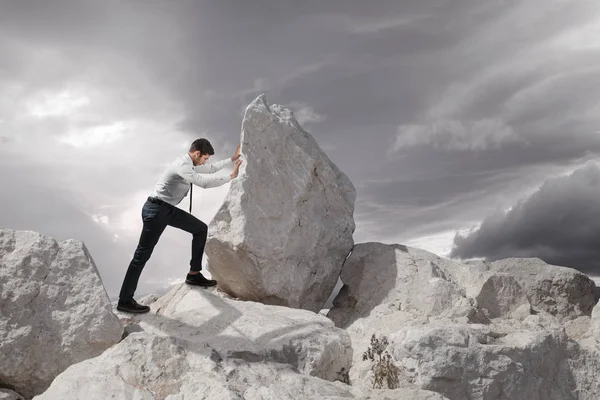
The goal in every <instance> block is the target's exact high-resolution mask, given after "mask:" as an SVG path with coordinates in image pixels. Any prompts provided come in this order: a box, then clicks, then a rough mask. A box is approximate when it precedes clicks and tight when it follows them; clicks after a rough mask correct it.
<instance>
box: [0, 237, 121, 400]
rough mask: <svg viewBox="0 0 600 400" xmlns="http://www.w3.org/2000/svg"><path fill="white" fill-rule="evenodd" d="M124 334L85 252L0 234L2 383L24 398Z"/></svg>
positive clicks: (71, 245)
mask: <svg viewBox="0 0 600 400" xmlns="http://www.w3.org/2000/svg"><path fill="white" fill-rule="evenodd" d="M122 331H123V327H122V325H121V323H120V322H119V319H118V318H117V317H116V315H115V314H113V313H112V307H111V303H110V300H109V298H108V295H107V293H106V291H105V289H104V286H103V285H102V281H101V279H100V276H99V275H98V271H97V269H96V266H95V264H94V261H93V260H92V257H91V256H90V254H89V253H88V251H87V249H86V248H85V246H84V244H83V243H82V242H79V241H75V240H66V241H64V242H60V243H57V242H56V241H55V240H54V239H52V238H50V237H47V236H44V235H41V234H39V233H36V232H31V231H15V230H11V229H0V382H1V383H2V384H3V385H5V386H9V387H11V388H14V389H15V390H16V391H17V392H19V393H20V394H22V395H23V396H25V397H28V398H30V397H31V396H32V395H34V394H38V393H41V392H43V391H44V390H45V389H46V388H48V386H49V385H50V383H51V382H52V380H53V379H54V378H55V377H56V376H57V375H58V374H59V373H61V372H62V371H64V370H65V369H66V368H67V367H68V366H69V365H71V364H74V363H77V362H79V361H82V360H85V359H87V358H91V357H95V356H97V355H99V354H101V353H102V352H103V351H104V350H106V349H107V348H109V347H110V346H112V345H113V344H115V343H118V342H119V340H120V339H121V335H122Z"/></svg>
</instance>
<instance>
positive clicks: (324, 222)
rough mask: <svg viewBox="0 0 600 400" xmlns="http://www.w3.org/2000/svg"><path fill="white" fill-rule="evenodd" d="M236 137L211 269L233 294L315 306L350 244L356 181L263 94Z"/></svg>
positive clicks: (214, 229) (211, 240)
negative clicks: (237, 157)
mask: <svg viewBox="0 0 600 400" xmlns="http://www.w3.org/2000/svg"><path fill="white" fill-rule="evenodd" d="M241 143H242V147H241V151H242V158H243V160H244V163H243V164H242V166H241V169H240V174H239V176H238V178H237V179H235V180H234V181H233V182H232V183H231V187H230V190H229V193H228V194H227V197H226V199H225V201H224V203H223V205H222V207H221V208H220V210H219V211H218V212H217V214H216V216H215V217H214V219H213V220H212V221H211V223H210V225H209V237H208V242H207V246H206V254H207V256H208V259H209V263H208V270H209V271H210V273H211V275H212V276H213V278H214V279H216V280H218V282H219V287H220V288H221V289H222V290H224V291H225V292H227V293H229V294H231V295H232V296H235V297H238V298H241V299H245V300H253V301H259V302H262V303H265V304H275V305H284V306H288V307H293V308H303V309H307V310H312V311H315V312H318V311H319V310H320V309H321V308H322V306H323V304H324V303H325V302H326V300H327V298H328V297H329V295H330V294H331V292H332V290H333V288H334V286H335V284H336V282H337V278H338V276H339V272H340V269H341V267H342V264H343V262H344V259H345V258H346V256H347V255H348V253H349V252H350V250H351V248H352V246H353V239H352V234H353V232H354V228H355V225H354V219H353V213H354V201H355V197H356V193H355V189H354V186H353V185H352V183H351V182H350V180H349V179H348V178H347V177H346V175H344V173H342V172H341V171H340V170H339V169H338V168H337V167H336V165H335V164H333V163H332V162H331V161H330V160H329V158H328V157H327V155H326V154H325V153H324V152H323V151H322V150H321V149H320V148H319V145H318V144H317V142H316V141H315V140H314V138H313V137H312V136H311V135H310V134H308V133H307V132H305V131H304V130H303V129H302V128H301V127H300V125H299V124H298V122H297V121H296V119H295V118H294V116H293V114H292V112H291V111H290V110H289V109H287V108H285V107H281V106H278V105H271V106H269V105H268V104H267V102H266V99H265V97H264V95H262V96H260V97H258V98H257V99H256V100H254V101H253V102H252V103H251V104H250V105H249V106H248V107H247V108H246V114H245V116H244V120H243V124H242V135H241Z"/></svg>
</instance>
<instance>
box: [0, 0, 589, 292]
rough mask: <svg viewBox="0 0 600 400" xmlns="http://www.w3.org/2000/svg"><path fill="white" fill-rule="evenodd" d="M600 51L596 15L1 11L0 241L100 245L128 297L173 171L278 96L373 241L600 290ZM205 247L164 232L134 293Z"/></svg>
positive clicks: (73, 5) (227, 6) (463, 2)
mask: <svg viewBox="0 0 600 400" xmlns="http://www.w3.org/2000/svg"><path fill="white" fill-rule="evenodd" d="M599 37H600V3H598V2H593V1H579V2H568V1H553V0H543V1H542V0H531V1H527V2H516V1H505V2H497V1H479V0H477V1H476V0H452V1H450V0H448V1H443V0H435V1H429V0H420V1H400V0H394V1H380V0H375V1H370V2H365V1H350V0H343V1H342V0H336V1H333V0H331V1H321V0H319V1H317V0H314V1H312V0H306V1H291V0H277V1H275V0H273V1H266V0H255V1H239V0H238V1H230V0H218V1H200V0H198V1H192V0H121V1H117V0H110V1H100V0H98V1H83V0H72V1H65V0H52V1H48V0H37V1H31V0H2V1H1V2H0V52H1V53H0V54H1V56H0V168H1V171H2V173H1V174H0V188H1V189H0V227H3V228H13V229H32V230H36V231H39V232H42V233H45V234H49V235H52V236H54V237H55V238H56V239H59V240H62V239H66V238H75V239H80V240H83V241H84V242H85V243H86V245H87V246H88V248H89V249H90V251H91V253H92V256H93V257H94V259H95V261H96V263H97V265H98V269H99V271H100V275H101V277H102V279H103V281H104V283H105V286H106V288H107V290H108V292H109V294H110V295H111V297H113V298H114V296H115V295H116V293H117V292H118V289H119V287H120V285H121V281H122V278H123V276H124V273H125V270H126V268H127V264H128V263H129V260H130V258H131V255H132V253H133V250H134V249H135V245H136V243H137V239H138V237H139V231H140V228H141V219H140V212H141V206H142V204H143V202H144V200H145V198H146V197H147V196H148V195H149V194H150V192H151V190H152V187H153V185H154V183H155V181H156V180H157V179H158V177H159V175H160V173H161V171H162V169H163V168H164V166H165V165H166V164H167V163H169V162H171V161H172V160H173V159H174V158H175V157H177V156H179V155H181V154H183V153H185V151H186V150H187V147H188V146H189V143H190V142H191V141H192V140H194V139H196V138H198V137H206V138H208V139H209V140H210V141H211V142H212V143H213V145H214V147H215V150H216V154H215V156H214V159H215V160H218V159H221V158H225V157H230V156H231V155H232V154H233V151H234V149H235V146H236V145H237V142H238V141H239V134H240V126H241V120H242V116H243V110H244V108H245V106H246V105H247V104H248V103H249V102H250V101H252V100H253V99H254V98H255V97H256V96H258V95H259V94H261V93H265V94H266V95H267V99H268V101H269V102H270V103H276V104H283V105H287V106H289V107H291V108H292V109H293V110H294V111H295V113H296V115H297V117H298V119H299V120H300V122H301V123H302V125H303V126H304V127H305V129H306V130H308V131H309V132H310V133H311V134H312V135H313V136H314V137H315V138H316V140H317V141H318V142H319V144H320V145H321V146H322V148H323V149H324V150H325V151H326V152H327V154H328V155H329V157H330V158H331V159H332V161H333V162H335V163H336V164H337V165H338V166H339V167H340V168H341V169H342V170H343V171H344V172H345V173H346V174H347V175H348V176H349V178H350V179H351V180H352V182H353V183H354V185H355V186H356V189H357V201H356V210H355V220H356V224H357V228H356V232H355V236H354V238H355V241H356V242H357V243H360V242H366V241H381V242H384V243H403V244H408V245H413V246H417V247H421V248H424V249H426V250H430V251H433V252H435V253H437V254H439V255H442V256H446V257H452V258H456V259H468V258H473V257H476V258H487V259H498V258H504V257H511V256H519V257H520V256H526V257H540V258H542V259H544V260H545V261H547V262H549V263H555V264H558V265H567V266H571V267H575V268H578V269H580V270H582V271H584V272H586V273H588V274H590V276H600V263H599V262H597V261H596V260H598V256H597V255H598V253H600V250H598V247H597V246H596V241H597V239H596V238H598V237H600V222H598V221H600V220H599V219H598V216H599V212H600V200H598V199H599V196H598V194H599V193H600V168H599V167H598V151H600V130H599V129H600V124H599V122H600V121H599V119H600V103H599V102H598V99H597V98H598V97H600V90H599V88H597V87H596V86H600V79H599V78H600V41H599V40H598V38H599ZM223 173H227V172H223ZM227 190H228V187H227V186H223V187H220V188H217V189H210V190H198V191H195V196H194V209H195V211H194V214H195V215H196V216H198V217H199V218H201V219H203V220H204V221H205V222H207V223H208V222H209V221H210V219H211V218H212V215H214V213H215V212H216V210H217V208H218V207H219V205H220V204H221V202H222V200H223V198H224V196H225V195H226V193H227ZM187 206H188V203H187V200H184V201H183V202H182V203H181V204H180V207H181V208H184V209H187ZM190 242H191V240H190V237H189V235H188V234H186V233H184V232H180V231H177V230H175V229H174V228H169V229H167V230H166V231H165V233H164V234H163V237H162V238H161V241H160V242H159V245H158V246H157V248H156V249H155V252H154V254H153V256H152V258H151V260H150V262H149V263H148V264H147V266H146V269H145V271H144V273H143V274H142V278H141V281H140V286H139V288H138V292H137V293H138V294H144V293H149V292H157V291H161V290H163V289H164V288H165V287H166V286H167V285H169V284H171V283H174V282H178V281H181V280H182V279H183V278H184V276H185V273H186V271H187V267H188V261H189V253H190Z"/></svg>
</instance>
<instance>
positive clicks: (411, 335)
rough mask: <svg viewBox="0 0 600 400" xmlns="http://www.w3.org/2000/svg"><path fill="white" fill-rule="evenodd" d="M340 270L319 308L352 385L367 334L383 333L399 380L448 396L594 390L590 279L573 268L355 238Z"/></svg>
mask: <svg viewBox="0 0 600 400" xmlns="http://www.w3.org/2000/svg"><path fill="white" fill-rule="evenodd" d="M341 279H342V281H343V282H344V287H342V289H341V290H340V293H339V295H338V296H337V298H336V299H335V301H334V307H333V308H332V309H331V310H330V312H329V313H328V317H330V318H331V319H332V320H333V321H334V322H335V323H336V326H338V327H341V328H344V329H346V330H347V332H348V333H349V334H350V337H351V338H352V346H353V349H354V360H353V366H352V369H351V370H350V374H349V375H350V380H351V381H352V382H356V383H357V384H358V385H368V384H369V383H370V380H371V377H372V373H371V371H370V366H371V363H370V361H369V360H366V361H364V360H363V359H362V353H363V352H364V351H366V350H367V348H368V347H369V345H370V339H371V336H372V335H373V334H375V335H376V337H377V338H381V336H386V338H387V339H388V342H389V344H388V346H387V349H386V350H387V351H388V352H389V354H390V355H391V356H392V358H393V360H394V363H395V365H396V366H397V367H398V369H399V373H398V381H397V382H396V384H397V385H398V386H401V387H415V386H416V387H418V388H421V389H427V390H431V391H435V392H437V393H440V394H442V395H444V396H446V397H447V398H449V399H456V400H459V399H460V400H462V399H485V400H488V399H489V400H491V399H507V400H508V399H510V400H519V399H522V400H547V399H555V400H559V399H560V400H571V399H572V400H576V399H598V398H600V384H599V383H598V382H599V381H598V379H597V377H598V375H600V361H598V360H600V348H599V347H598V340H597V339H600V336H598V330H599V329H598V324H597V320H598V315H600V312H599V311H598V307H599V306H598V305H596V306H595V307H596V308H595V309H594V295H593V293H594V283H593V281H591V279H589V278H588V277H587V276H586V275H584V274H582V273H580V272H579V271H576V270H574V269H570V268H564V267H559V266H553V265H548V264H546V263H544V262H542V261H541V260H539V259H531V258H529V259H526V258H523V259H517V258H514V259H505V260H500V261H496V262H490V263H484V262H466V263H463V262H455V261H450V260H447V259H444V258H441V257H438V256H436V255H435V254H432V253H429V252H427V251H424V250H419V249H415V248H412V247H408V246H403V245H398V244H397V245H386V244H382V243H364V244H357V245H356V246H355V247H354V250H353V252H352V254H351V256H350V257H349V258H348V260H347V261H346V263H345V264H344V268H343V270H342V276H341ZM592 309H594V313H593V315H592ZM590 315H592V318H590Z"/></svg>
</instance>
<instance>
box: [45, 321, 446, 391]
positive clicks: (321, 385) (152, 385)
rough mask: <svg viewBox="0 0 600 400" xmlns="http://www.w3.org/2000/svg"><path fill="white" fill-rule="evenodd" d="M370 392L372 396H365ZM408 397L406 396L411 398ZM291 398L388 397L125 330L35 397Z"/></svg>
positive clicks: (278, 365) (188, 343)
mask: <svg viewBox="0 0 600 400" xmlns="http://www.w3.org/2000/svg"><path fill="white" fill-rule="evenodd" d="M371 393H373V394H374V395H371ZM397 395H398V396H396V395H395V394H394V397H391V398H394V399H406V400H413V399H422V400H442V399H443V397H442V396H439V395H437V394H435V393H431V392H426V391H398V393H397ZM411 396H412V397H411ZM111 398H114V399H136V400H158V399H164V400H179V399H197V400H216V399H219V400H221V399H223V400H296V399H314V400H317V399H332V400H333V399H338V400H341V399H368V398H371V399H382V400H383V399H390V397H388V396H384V393H382V392H381V391H374V392H373V391H371V390H368V389H358V388H353V387H350V386H347V385H345V384H343V383H341V382H328V381H325V380H322V379H319V378H316V377H313V376H307V375H303V374H301V373H299V372H298V370H296V369H295V368H293V367H292V366H291V365H289V364H286V363H277V362H271V361H267V362H264V361H263V362H257V361H254V360H244V359H240V358H228V357H226V356H225V355H224V354H223V353H221V352H220V351H219V350H217V349H216V348H214V347H212V346H210V345H209V344H205V345H199V344H198V343H195V342H191V341H188V340H184V339H181V338H179V337H177V336H173V337H166V336H158V335H154V334H151V333H148V332H138V333H134V334H131V335H130V336H129V337H127V338H126V339H125V340H124V341H123V342H121V343H119V344H118V345H116V346H114V347H112V348H110V349H109V350H107V351H106V352H105V353H104V354H102V355H101V356H99V357H97V358H93V359H90V360H86V361H83V362H81V363H79V364H76V365H73V366H71V367H70V368H68V369H67V370H66V371H65V372H63V373H62V374H61V375H59V376H58V377H57V378H56V380H55V381H54V382H53V383H52V385H51V386H50V388H49V389H48V390H47V391H46V392H45V393H43V394H42V395H40V396H37V397H35V398H34V399H35V400H55V399H61V400H81V399H86V400H105V399H111Z"/></svg>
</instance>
